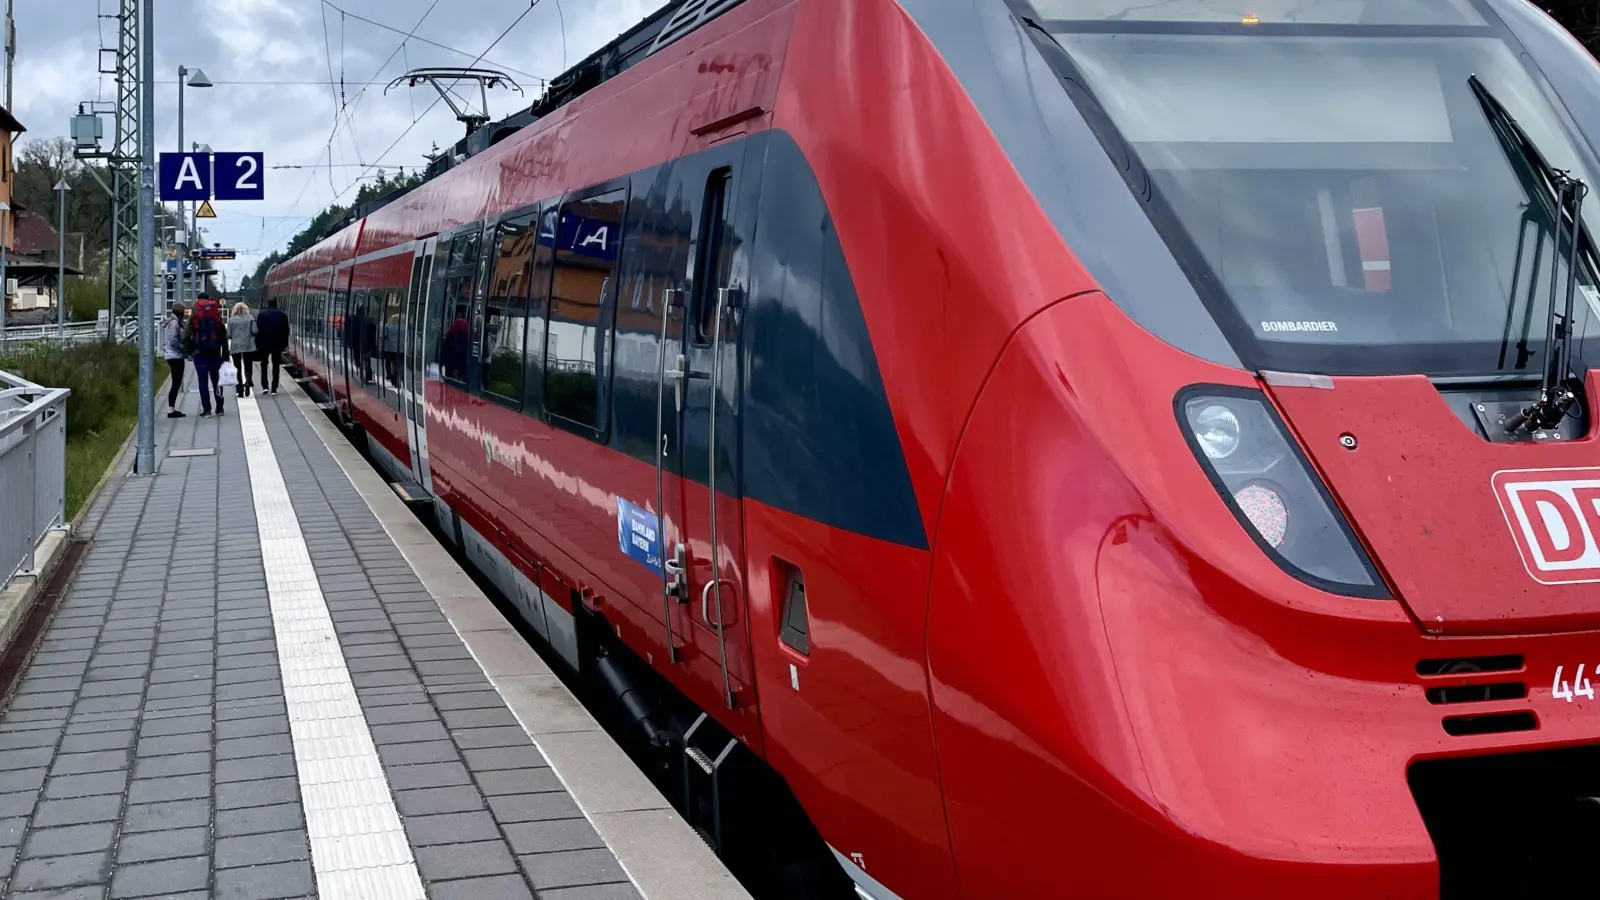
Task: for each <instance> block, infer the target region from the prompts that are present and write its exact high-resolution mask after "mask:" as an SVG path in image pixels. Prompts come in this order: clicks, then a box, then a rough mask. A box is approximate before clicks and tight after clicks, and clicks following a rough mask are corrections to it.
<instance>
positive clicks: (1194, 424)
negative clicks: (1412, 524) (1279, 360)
mask: <svg viewBox="0 0 1600 900" xmlns="http://www.w3.org/2000/svg"><path fill="white" fill-rule="evenodd" d="M1177 407H1178V409H1177V412H1178V421H1179V422H1180V423H1181V424H1182V425H1183V426H1184V428H1183V432H1184V435H1185V437H1187V438H1188V440H1189V445H1190V447H1191V449H1193V451H1194V454H1195V458H1196V459H1198V460H1199V461H1200V465H1201V466H1202V467H1204V468H1205V470H1206V474H1207V475H1209V476H1210V478H1211V482H1212V484H1213V485H1215V486H1216V488H1217V493H1218V494H1219V495H1221V497H1222V501H1223V502H1224V503H1226V504H1227V506H1228V508H1229V509H1230V510H1232V512H1233V514H1234V516H1235V517H1236V518H1238V520H1239V523H1240V524H1241V525H1243V526H1244V528H1245V530H1246V531H1247V532H1249V534H1250V536H1251V538H1253V539H1254V540H1255V542H1256V544H1257V545H1258V546H1259V547H1260V548H1261V549H1262V551H1263V552H1265V553H1266V554H1267V555H1268V556H1269V557H1271V558H1272V560H1273V561H1274V562H1276V563H1277V564H1278V565H1279V566H1280V567H1281V568H1283V570H1284V571H1286V572H1288V573H1289V574H1291V575H1293V576H1294V577H1296V578H1298V579H1300V580H1301V581H1304V582H1305V583H1307V584H1309V585H1311V586H1313V587H1316V588H1320V589H1322V590H1325V591H1330V592H1332V593H1336V594H1345V595H1348V596H1354V597H1388V596H1389V593H1388V590H1387V588H1385V587H1384V584H1383V580H1382V579H1381V578H1379V577H1378V572H1377V569H1376V568H1375V567H1374V566H1373V565H1372V561H1371V560H1370V559H1368V558H1367V553H1366V551H1365V550H1364V549H1362V547H1361V543H1360V541H1358V540H1357V539H1356V535H1355V532H1354V530H1352V529H1351V527H1350V523H1349V522H1347V521H1346V520H1345V517H1344V513H1343V512H1342V511H1341V510H1340V509H1339V507H1338V505H1337V504H1335V503H1334V501H1333V497H1332V495H1330V494H1329V493H1328V489H1327V487H1326V486H1325V485H1324V484H1323V483H1322V479H1321V478H1320V477H1318V475H1317V474H1316V471H1315V470H1314V469H1312V468H1311V463H1310V462H1309V461H1308V460H1307V459H1306V457H1305V454H1304V453H1302V452H1301V450H1300V447H1299V445H1298V444H1296V443H1295V442H1294V439H1293V438H1291V437H1290V436H1289V430H1288V428H1286V427H1285V426H1284V424H1283V422H1282V420H1281V419H1279V418H1278V414H1277V412H1276V411H1275V410H1274V409H1273V408H1272V405H1271V404H1270V403H1268V402H1267V398H1266V396H1265V395H1264V394H1262V393H1261V392H1260V391H1254V390H1245V389H1240V388H1232V387H1221V386H1213V385H1197V386H1195V387H1191V388H1188V389H1186V390H1184V391H1183V392H1181V393H1180V394H1179V395H1178V399H1177Z"/></svg>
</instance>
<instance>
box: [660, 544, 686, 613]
mask: <svg viewBox="0 0 1600 900" xmlns="http://www.w3.org/2000/svg"><path fill="white" fill-rule="evenodd" d="M687 555H688V551H687V548H685V547H684V545H682V544H677V545H675V546H674V547H673V548H672V556H671V558H669V559H667V560H665V561H663V562H662V564H661V566H662V568H664V569H666V570H667V596H669V597H676V598H678V601H679V602H682V601H684V600H687V599H688V597H687V594H688V588H689V564H688V561H687V559H685V557H686V556H687Z"/></svg>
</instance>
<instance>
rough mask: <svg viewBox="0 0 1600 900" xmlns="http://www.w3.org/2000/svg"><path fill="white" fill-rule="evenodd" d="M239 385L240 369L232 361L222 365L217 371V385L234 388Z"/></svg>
mask: <svg viewBox="0 0 1600 900" xmlns="http://www.w3.org/2000/svg"><path fill="white" fill-rule="evenodd" d="M238 383H239V368H238V366H235V365H234V364H233V363H232V362H231V361H230V362H225V363H223V364H222V368H221V369H219V370H217V384H218V385H220V386H221V387H233V386H235V385H237V384H238Z"/></svg>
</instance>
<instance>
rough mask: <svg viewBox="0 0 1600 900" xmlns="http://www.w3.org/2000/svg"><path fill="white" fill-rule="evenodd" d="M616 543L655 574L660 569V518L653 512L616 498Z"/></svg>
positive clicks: (630, 556)
mask: <svg viewBox="0 0 1600 900" xmlns="http://www.w3.org/2000/svg"><path fill="white" fill-rule="evenodd" d="M617 544H618V546H619V547H620V548H621V550H622V552H623V553H624V554H626V555H627V556H628V557H629V558H631V559H632V560H633V561H634V562H637V563H641V564H643V565H644V566H645V568H647V569H650V570H651V571H652V572H655V573H656V574H657V575H659V574H661V573H662V569H661V520H660V519H659V518H658V517H657V516H656V514H655V513H653V512H651V511H650V510H648V509H644V508H642V507H638V506H634V505H633V504H632V503H629V502H628V501H626V500H624V499H622V498H621V497H618V498H617Z"/></svg>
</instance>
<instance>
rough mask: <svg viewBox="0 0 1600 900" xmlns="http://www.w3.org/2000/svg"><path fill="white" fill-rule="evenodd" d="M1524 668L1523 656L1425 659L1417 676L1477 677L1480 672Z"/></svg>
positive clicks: (1517, 654) (1510, 654)
mask: <svg viewBox="0 0 1600 900" xmlns="http://www.w3.org/2000/svg"><path fill="white" fill-rule="evenodd" d="M1521 668H1522V654H1520V653H1508V654H1506V655H1504V656H1461V657H1455V658H1451V659H1424V660H1422V661H1421V662H1418V663H1417V674H1418V675H1422V676H1424V677H1433V676H1440V675H1476V674H1478V673H1479V672H1515V671H1518V670H1519V669H1521Z"/></svg>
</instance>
